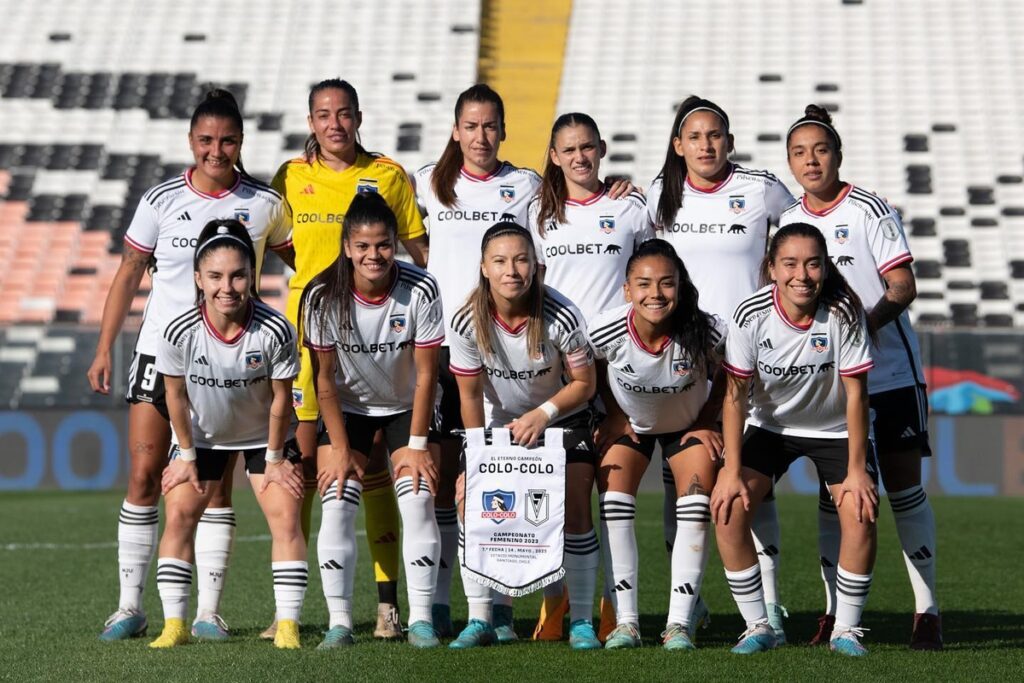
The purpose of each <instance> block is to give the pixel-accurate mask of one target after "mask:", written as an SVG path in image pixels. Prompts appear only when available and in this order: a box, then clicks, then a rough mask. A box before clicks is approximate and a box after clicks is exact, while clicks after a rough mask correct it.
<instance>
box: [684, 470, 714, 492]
mask: <svg viewBox="0 0 1024 683" xmlns="http://www.w3.org/2000/svg"><path fill="white" fill-rule="evenodd" d="M709 494H710V491H708V490H707V489H706V488H704V487H703V486H701V485H700V477H698V476H697V475H696V474H695V475H693V479H691V480H690V486H689V487H688V488H687V489H686V494H685V495H687V496H707V495H709Z"/></svg>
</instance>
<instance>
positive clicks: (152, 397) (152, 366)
mask: <svg viewBox="0 0 1024 683" xmlns="http://www.w3.org/2000/svg"><path fill="white" fill-rule="evenodd" d="M125 399H126V400H127V401H128V402H129V403H151V404H152V405H153V407H154V408H156V409H157V410H158V411H159V412H160V414H161V415H163V416H164V419H165V420H170V416H169V414H168V412H167V399H166V389H165V388H164V376H163V375H161V374H160V373H159V372H157V371H156V358H155V357H154V356H150V355H147V354H145V353H138V352H136V353H134V354H132V362H131V365H130V366H129V367H128V391H127V392H126V393H125Z"/></svg>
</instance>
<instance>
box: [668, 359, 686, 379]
mask: <svg viewBox="0 0 1024 683" xmlns="http://www.w3.org/2000/svg"><path fill="white" fill-rule="evenodd" d="M672 374H673V375H678V376H679V377H686V376H687V375H689V374H690V361H688V360H687V359H685V358H680V359H679V360H674V361H672Z"/></svg>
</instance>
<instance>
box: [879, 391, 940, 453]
mask: <svg viewBox="0 0 1024 683" xmlns="http://www.w3.org/2000/svg"><path fill="white" fill-rule="evenodd" d="M870 401H871V409H872V410H874V411H875V422H874V428H875V443H876V444H877V446H878V453H879V456H880V457H885V454H886V453H897V452H901V451H909V450H914V449H917V450H920V451H921V457H923V458H927V457H930V456H931V454H932V449H931V446H930V445H929V443H928V392H927V391H926V390H925V387H924V385H921V384H918V385H915V386H910V387H901V388H899V389H893V390H891V391H882V392H879V393H877V394H871V397H870Z"/></svg>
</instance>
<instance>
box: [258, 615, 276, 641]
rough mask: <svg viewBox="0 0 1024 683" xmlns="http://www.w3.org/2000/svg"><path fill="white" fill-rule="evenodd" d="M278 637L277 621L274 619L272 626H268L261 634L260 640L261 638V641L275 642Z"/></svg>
mask: <svg viewBox="0 0 1024 683" xmlns="http://www.w3.org/2000/svg"><path fill="white" fill-rule="evenodd" d="M276 635H277V619H274V621H272V622H270V626H268V627H267V628H266V629H265V630H264V631H263V633H261V634H260V635H259V638H260V640H273V639H274V637H275V636H276Z"/></svg>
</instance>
